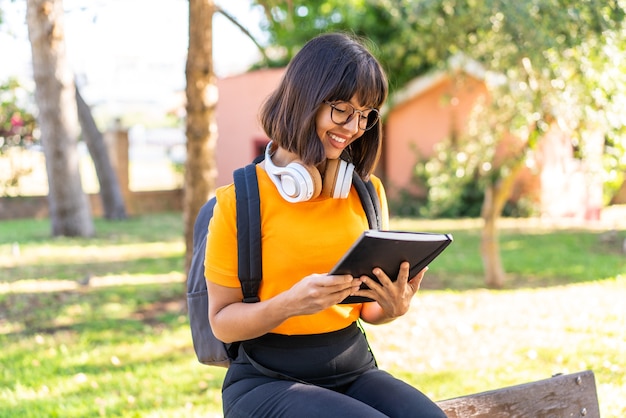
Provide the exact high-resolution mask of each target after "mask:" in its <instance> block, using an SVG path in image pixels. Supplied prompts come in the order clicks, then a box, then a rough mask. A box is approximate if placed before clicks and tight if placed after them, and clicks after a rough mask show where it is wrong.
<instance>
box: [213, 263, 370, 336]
mask: <svg viewBox="0 0 626 418" xmlns="http://www.w3.org/2000/svg"><path fill="white" fill-rule="evenodd" d="M360 286H361V280H360V279H354V278H353V277H352V276H350V275H342V276H328V275H324V274H313V275H310V276H307V277H305V278H303V279H302V280H300V281H299V282H298V283H296V284H295V285H294V286H293V287H292V288H290V289H289V290H287V291H285V292H282V293H280V294H278V295H276V296H274V297H272V298H270V299H267V300H263V301H260V302H256V303H243V302H242V298H243V294H242V292H241V288H231V287H226V286H221V285H218V284H215V283H212V282H207V289H208V293H209V321H210V322H211V329H212V330H213V333H214V334H215V336H216V337H217V338H218V339H219V340H221V341H223V342H225V343H230V342H233V341H244V340H249V339H252V338H256V337H259V336H261V335H264V334H267V333H268V332H270V331H272V330H273V329H274V328H276V327H277V326H278V325H280V324H281V323H282V322H283V321H285V320H286V319H288V318H291V317H292V316H297V315H308V314H313V313H317V312H319V311H321V310H324V309H326V308H329V307H331V306H333V305H335V304H337V303H339V302H341V301H342V300H343V299H345V298H346V297H348V296H350V295H351V294H353V293H355V292H356V291H357V290H358V289H359V287H360Z"/></svg>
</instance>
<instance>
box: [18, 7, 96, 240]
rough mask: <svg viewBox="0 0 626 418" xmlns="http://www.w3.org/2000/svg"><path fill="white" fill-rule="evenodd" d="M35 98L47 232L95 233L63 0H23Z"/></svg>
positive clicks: (63, 233) (83, 234) (76, 234)
mask: <svg viewBox="0 0 626 418" xmlns="http://www.w3.org/2000/svg"><path fill="white" fill-rule="evenodd" d="M26 21H27V24H28V34H29V39H30V44H31V50H32V59H33V76H34V79H35V101H36V103H37V107H38V108H39V116H38V122H39V128H40V129H41V142H42V144H43V149H44V155H45V158H46V171H47V174H48V187H49V192H48V204H49V208H50V209H49V210H50V219H51V223H52V235H53V236H59V235H65V236H82V237H87V236H91V235H93V234H94V225H93V219H92V216H91V208H90V207H89V201H88V199H87V195H86V194H85V193H84V192H83V188H82V184H81V180H80V171H79V156H78V147H77V141H78V117H77V113H76V98H75V96H74V95H75V88H74V78H73V75H72V73H71V71H70V69H69V65H68V63H67V58H66V51H65V34H64V30H63V23H62V22H63V2H62V0H28V1H27V8H26Z"/></svg>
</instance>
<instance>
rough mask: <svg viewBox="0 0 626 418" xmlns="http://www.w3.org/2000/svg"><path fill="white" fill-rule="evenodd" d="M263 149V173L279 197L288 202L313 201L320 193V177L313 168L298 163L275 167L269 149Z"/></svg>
mask: <svg viewBox="0 0 626 418" xmlns="http://www.w3.org/2000/svg"><path fill="white" fill-rule="evenodd" d="M271 145H272V143H271V142H270V143H269V144H267V147H266V148H265V171H266V172H267V174H268V176H269V178H270V179H271V180H272V182H273V183H274V185H275V186H276V189H277V190H278V192H279V193H280V195H281V196H282V197H283V198H284V199H285V200H286V201H288V202H291V203H296V202H304V201H307V200H310V199H313V198H315V197H317V196H319V194H320V193H321V191H322V176H321V174H320V172H319V171H318V170H317V169H316V168H315V167H313V168H310V167H307V166H305V165H304V164H302V163H300V162H298V161H292V162H291V163H289V164H287V166H286V167H277V166H275V165H274V163H273V161H272V156H271V153H270V147H271Z"/></svg>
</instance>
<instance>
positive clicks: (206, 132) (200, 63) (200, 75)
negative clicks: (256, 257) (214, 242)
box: [183, 0, 217, 272]
mask: <svg viewBox="0 0 626 418" xmlns="http://www.w3.org/2000/svg"><path fill="white" fill-rule="evenodd" d="M214 13H215V4H214V1H213V0H190V1H189V49H188V52H187V66H186V76H187V87H186V94H187V127H186V135H187V160H186V162H185V186H184V191H185V195H184V196H185V197H184V202H183V207H184V209H183V218H184V225H185V245H186V251H185V271H186V272H188V271H189V265H190V264H191V256H192V251H193V226H194V222H195V219H196V216H197V214H198V212H199V210H200V208H201V207H202V205H203V204H204V203H205V202H206V201H207V199H208V198H209V197H210V195H211V194H212V193H214V191H215V178H216V176H217V169H216V163H215V144H216V141H217V123H216V119H215V106H216V104H217V86H216V83H215V74H214V72H213V45H212V43H213V25H212V21H213V14H214Z"/></svg>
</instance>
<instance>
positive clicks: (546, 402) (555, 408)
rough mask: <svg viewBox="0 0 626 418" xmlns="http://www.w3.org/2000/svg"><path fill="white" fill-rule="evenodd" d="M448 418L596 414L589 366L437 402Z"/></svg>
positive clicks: (546, 417)
mask: <svg viewBox="0 0 626 418" xmlns="http://www.w3.org/2000/svg"><path fill="white" fill-rule="evenodd" d="M438 405H439V406H440V407H441V408H442V409H443V410H444V412H445V413H446V415H447V416H448V418H468V417H478V418H512V417H524V418H526V417H532V418H561V417H585V418H599V417H600V407H599V404H598V395H597V392H596V382H595V377H594V375H593V372H592V371H590V370H587V371H583V372H578V373H573V374H567V375H562V374H560V375H556V376H553V377H551V378H549V379H545V380H539V381H537V382H531V383H524V384H521V385H516V386H510V387H506V388H502V389H496V390H490V391H487V392H481V393H476V394H473V395H467V396H461V397H459V398H454V399H448V400H445V401H440V402H438Z"/></svg>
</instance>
